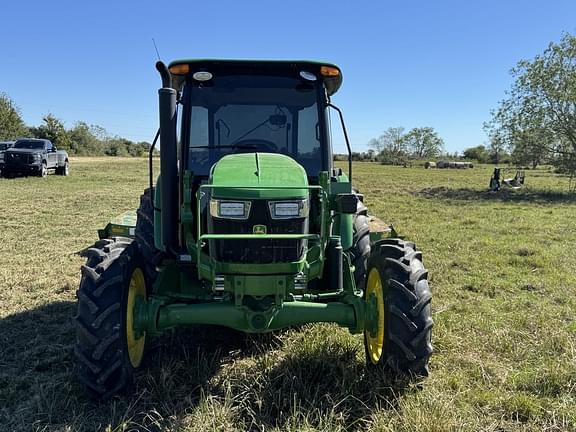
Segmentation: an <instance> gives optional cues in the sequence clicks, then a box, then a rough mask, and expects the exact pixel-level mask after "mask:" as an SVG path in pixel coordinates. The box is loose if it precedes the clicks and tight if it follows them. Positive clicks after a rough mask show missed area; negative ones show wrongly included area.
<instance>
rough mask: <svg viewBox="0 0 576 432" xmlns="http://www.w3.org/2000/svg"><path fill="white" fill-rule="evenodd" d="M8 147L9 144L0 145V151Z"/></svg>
mask: <svg viewBox="0 0 576 432" xmlns="http://www.w3.org/2000/svg"><path fill="white" fill-rule="evenodd" d="M9 146H10V145H9V144H3V143H0V151H2V150H6V149H7V148H8V147H9Z"/></svg>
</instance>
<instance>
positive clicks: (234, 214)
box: [210, 199, 252, 219]
mask: <svg viewBox="0 0 576 432" xmlns="http://www.w3.org/2000/svg"><path fill="white" fill-rule="evenodd" d="M251 206H252V203H251V202H250V201H223V200H215V199H213V200H210V215H212V217H215V218H225V219H248V216H250V207H251Z"/></svg>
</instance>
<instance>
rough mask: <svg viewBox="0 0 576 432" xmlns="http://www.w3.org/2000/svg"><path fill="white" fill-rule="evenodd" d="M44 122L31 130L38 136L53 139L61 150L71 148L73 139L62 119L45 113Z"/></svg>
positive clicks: (53, 142)
mask: <svg viewBox="0 0 576 432" xmlns="http://www.w3.org/2000/svg"><path fill="white" fill-rule="evenodd" d="M42 121H43V122H44V124H42V125H40V126H38V127H33V128H30V131H31V132H32V134H33V135H34V136H35V137H36V138H42V139H47V140H50V141H52V144H54V145H55V146H56V147H58V148H59V149H61V150H70V146H71V140H70V136H69V135H68V132H67V131H66V129H65V128H64V124H63V123H62V121H61V120H60V119H58V118H56V117H54V116H53V115H52V114H48V115H45V116H44V117H43V118H42Z"/></svg>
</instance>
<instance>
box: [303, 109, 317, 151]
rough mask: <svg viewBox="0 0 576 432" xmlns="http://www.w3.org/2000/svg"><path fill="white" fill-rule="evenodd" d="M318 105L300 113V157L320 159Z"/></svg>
mask: <svg viewBox="0 0 576 432" xmlns="http://www.w3.org/2000/svg"><path fill="white" fill-rule="evenodd" d="M316 110H317V108H316V105H312V106H309V107H307V108H304V109H302V110H300V111H298V156H299V157H303V158H314V157H318V153H319V152H320V127H319V124H318V112H317V111H316Z"/></svg>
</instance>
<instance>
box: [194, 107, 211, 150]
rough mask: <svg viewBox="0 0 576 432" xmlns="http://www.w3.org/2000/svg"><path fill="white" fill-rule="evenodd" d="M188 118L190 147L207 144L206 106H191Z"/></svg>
mask: <svg viewBox="0 0 576 432" xmlns="http://www.w3.org/2000/svg"><path fill="white" fill-rule="evenodd" d="M190 120H191V121H190V124H191V129H190V147H198V146H207V145H208V144H209V143H208V136H209V134H208V108H205V107H200V106H193V107H192V114H191V119H190Z"/></svg>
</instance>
